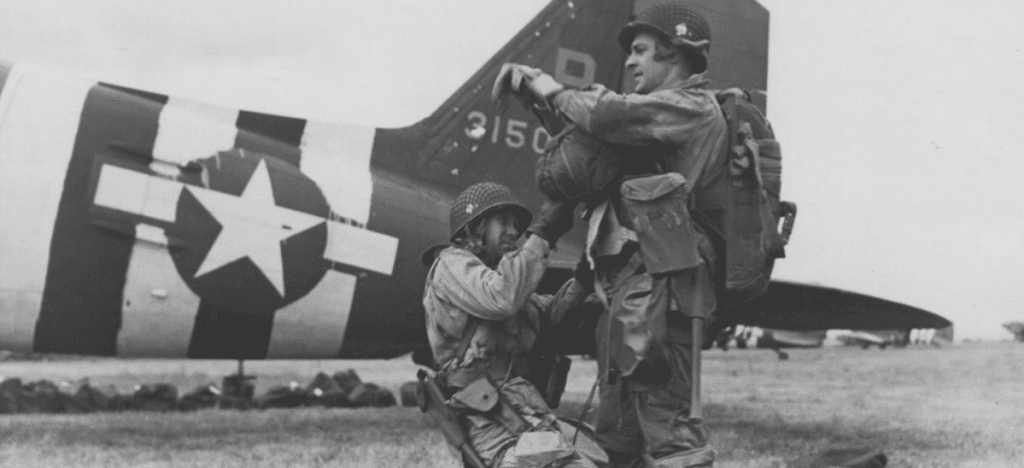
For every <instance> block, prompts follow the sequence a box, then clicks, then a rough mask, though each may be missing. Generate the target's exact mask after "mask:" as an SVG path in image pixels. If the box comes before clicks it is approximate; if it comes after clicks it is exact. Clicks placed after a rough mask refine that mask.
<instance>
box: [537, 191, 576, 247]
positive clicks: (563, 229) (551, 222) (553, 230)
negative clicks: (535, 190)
mask: <svg viewBox="0 0 1024 468" xmlns="http://www.w3.org/2000/svg"><path fill="white" fill-rule="evenodd" d="M576 204H577V202H573V201H560V202H554V201H551V200H545V201H544V204H543V205H541V207H540V214H539V216H537V219H536V220H535V221H534V222H533V225H531V226H530V228H529V229H527V230H526V232H529V233H531V234H533V235H535V236H538V237H540V238H542V239H544V240H546V241H548V243H549V244H551V245H555V244H556V243H557V242H558V239H559V238H560V237H562V236H563V235H565V233H567V232H569V230H570V229H572V221H573V219H572V218H573V216H574V215H575V214H574V213H575V209H576Z"/></svg>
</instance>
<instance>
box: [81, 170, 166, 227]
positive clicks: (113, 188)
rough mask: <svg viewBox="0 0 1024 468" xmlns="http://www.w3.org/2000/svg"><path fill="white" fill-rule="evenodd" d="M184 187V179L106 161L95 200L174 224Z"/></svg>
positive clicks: (108, 205) (101, 171)
mask: <svg viewBox="0 0 1024 468" xmlns="http://www.w3.org/2000/svg"><path fill="white" fill-rule="evenodd" d="M184 186H185V184H182V183H181V182H175V181H173V180H168V179H165V178H163V177H154V176H150V175H146V174H143V173H141V172H136V171H133V170H131V169H125V168H122V167H117V166H112V165H110V164H105V165H103V167H102V168H101V169H100V177H99V181H98V182H97V183H96V196H95V197H93V203H94V204H96V205H99V206H103V207H106V208H111V209H114V210H118V211H123V212H126V213H131V214H136V215H142V216H147V217H150V218H153V219H159V220H161V221H167V222H169V223H173V222H174V220H175V218H176V216H177V215H176V212H177V209H178V197H179V196H180V195H181V189H182V188H183V187H184Z"/></svg>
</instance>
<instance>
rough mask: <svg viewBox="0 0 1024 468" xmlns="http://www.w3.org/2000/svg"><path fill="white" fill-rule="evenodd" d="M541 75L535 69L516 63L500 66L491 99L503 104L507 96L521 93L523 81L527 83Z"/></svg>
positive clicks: (540, 72)
mask: <svg viewBox="0 0 1024 468" xmlns="http://www.w3.org/2000/svg"><path fill="white" fill-rule="evenodd" d="M541 74H543V72H542V71H540V70H539V69H536V68H532V67H528V66H526V65H522V64H518V63H506V64H504V65H502V66H501V69H500V70H499V71H498V77H497V78H496V79H495V80H494V86H493V87H492V88H491V99H493V100H495V101H499V102H501V103H502V104H504V102H505V100H506V98H507V97H508V95H509V94H520V93H522V91H523V81H528V80H530V79H532V78H534V77H537V76H540V75H541Z"/></svg>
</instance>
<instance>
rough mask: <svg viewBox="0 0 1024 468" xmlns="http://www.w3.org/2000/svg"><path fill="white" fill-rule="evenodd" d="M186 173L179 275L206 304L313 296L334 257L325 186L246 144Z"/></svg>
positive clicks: (175, 252) (257, 306)
mask: <svg viewBox="0 0 1024 468" xmlns="http://www.w3.org/2000/svg"><path fill="white" fill-rule="evenodd" d="M190 168H195V169H197V170H188V171H183V175H182V179H184V180H183V182H186V184H187V185H186V188H185V189H184V190H182V191H181V195H180V196H179V198H178V205H177V216H176V222H175V224H174V226H173V227H172V228H170V229H168V230H167V235H168V237H169V238H171V239H174V240H175V241H180V243H181V244H182V245H181V246H180V247H176V248H172V249H171V257H172V258H173V259H174V265H175V268H176V269H177V270H178V274H179V275H181V278H182V279H183V280H184V281H185V283H186V284H187V285H188V287H189V288H190V289H192V291H193V292H194V293H196V294H197V295H198V296H200V297H201V298H202V300H203V301H204V303H209V305H213V306H217V307H221V308H224V309H225V310H232V311H237V312H238V313H242V314H244V313H245V312H246V310H266V309H267V308H268V307H270V308H274V309H279V308H281V307H284V306H286V305H288V304H291V303H292V302H295V301H296V300H298V299H300V298H302V297H303V296H305V295H306V294H308V293H309V292H310V291H311V290H312V289H313V288H314V287H315V286H316V285H317V284H318V283H319V282H320V280H321V279H322V278H323V276H324V275H325V274H326V272H327V270H328V268H329V267H330V263H329V262H328V261H327V260H324V258H323V254H324V250H325V248H326V245H327V225H326V223H325V221H326V219H327V218H328V217H329V216H330V214H331V209H330V206H329V205H328V204H327V200H326V199H325V198H324V195H323V192H321V191H320V188H319V187H318V186H317V185H316V183H315V182H313V181H312V180H311V179H310V178H308V177H306V176H305V175H304V174H302V172H300V171H299V170H298V168H296V167H294V166H292V165H290V164H287V163H284V162H282V161H280V160H278V159H276V158H274V157H272V156H267V155H263V154H260V153H255V152H252V151H248V150H242V149H234V150H231V151H222V152H220V153H217V154H216V155H213V156H210V157H208V158H203V159H200V160H197V161H194V163H193V164H190Z"/></svg>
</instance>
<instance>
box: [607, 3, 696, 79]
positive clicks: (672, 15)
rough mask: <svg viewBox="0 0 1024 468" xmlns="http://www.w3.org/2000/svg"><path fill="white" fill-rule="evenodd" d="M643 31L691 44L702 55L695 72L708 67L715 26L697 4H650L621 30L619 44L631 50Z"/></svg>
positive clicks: (678, 43) (686, 44) (680, 42)
mask: <svg viewBox="0 0 1024 468" xmlns="http://www.w3.org/2000/svg"><path fill="white" fill-rule="evenodd" d="M642 32H648V33H652V34H654V35H656V36H660V37H661V38H663V39H666V40H668V41H669V42H671V43H672V44H676V45H679V46H683V47H689V48H690V49H693V50H694V51H696V52H697V55H696V57H697V58H699V59H701V61H700V62H699V63H695V64H694V67H695V70H694V73H703V72H704V70H707V68H708V49H710V47H711V26H710V25H708V20H706V19H705V18H704V15H703V14H701V12H700V11H698V10H697V9H696V8H694V7H693V6H692V5H689V4H686V3H678V2H671V1H663V2H660V3H655V4H652V5H648V6H647V7H646V8H644V9H643V10H640V12H639V13H637V15H636V18H635V19H634V20H633V21H630V22H629V23H628V24H626V25H625V26H623V27H622V30H620V31H619V45H620V46H622V49H623V50H625V51H626V52H627V53H628V52H629V49H630V47H632V45H633V39H634V38H636V35H637V34H640V33H642Z"/></svg>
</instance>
